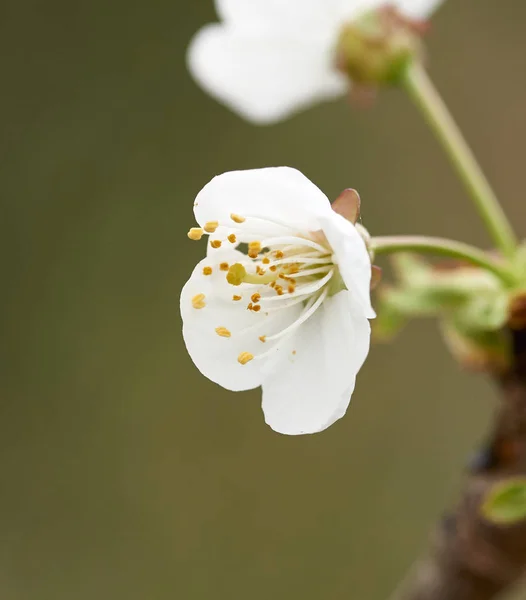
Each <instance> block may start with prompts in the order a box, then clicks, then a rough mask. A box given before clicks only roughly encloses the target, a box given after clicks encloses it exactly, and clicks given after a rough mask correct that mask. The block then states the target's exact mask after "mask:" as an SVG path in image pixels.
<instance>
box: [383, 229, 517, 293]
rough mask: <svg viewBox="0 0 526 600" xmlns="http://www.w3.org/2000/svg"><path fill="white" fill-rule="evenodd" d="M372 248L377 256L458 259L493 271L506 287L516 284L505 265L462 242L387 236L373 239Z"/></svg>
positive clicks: (416, 236) (415, 236) (433, 238)
mask: <svg viewBox="0 0 526 600" xmlns="http://www.w3.org/2000/svg"><path fill="white" fill-rule="evenodd" d="M371 248H372V250H373V251H374V253H375V254H376V255H379V254H391V253H393V252H419V253H426V254H435V255H437V256H444V257H448V258H456V259H459V260H464V261H467V262H470V263H471V264H473V265H476V266H478V267H482V268H483V269H486V270H487V271H491V272H492V273H494V274H495V275H496V276H497V277H499V279H501V280H502V281H503V282H504V283H505V284H506V285H514V284H515V283H516V282H515V276H514V275H513V273H512V272H511V271H510V270H509V269H508V268H507V267H506V265H505V264H503V263H502V262H500V261H498V260H496V259H494V258H492V257H491V256H490V255H489V254H487V253H486V252H484V251H483V250H479V249H478V248H475V247H474V246H470V245H469V244H464V243H462V242H456V241H453V240H448V239H445V238H435V237H427V236H423V235H422V236H419V235H401V236H385V237H373V238H372V239H371Z"/></svg>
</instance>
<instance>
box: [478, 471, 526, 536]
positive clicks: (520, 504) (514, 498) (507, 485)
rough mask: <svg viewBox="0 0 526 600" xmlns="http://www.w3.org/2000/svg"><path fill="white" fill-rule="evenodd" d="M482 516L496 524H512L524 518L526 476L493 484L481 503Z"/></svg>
mask: <svg viewBox="0 0 526 600" xmlns="http://www.w3.org/2000/svg"><path fill="white" fill-rule="evenodd" d="M482 514H483V515H484V517H485V518H486V519H487V520H488V521H491V522H492V523H495V524H497V525H513V524H515V523H518V522H519V521H523V520H525V519H526V478H525V477H517V478H515V479H508V480H507V481H504V482H503V483H499V484H497V485H495V486H494V487H493V488H492V489H491V491H490V492H489V494H488V496H487V498H486V500H485V501H484V504H483V505H482Z"/></svg>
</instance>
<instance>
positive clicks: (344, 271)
mask: <svg viewBox="0 0 526 600" xmlns="http://www.w3.org/2000/svg"><path fill="white" fill-rule="evenodd" d="M320 221H321V223H322V229H323V232H324V233H325V235H326V237H327V240H328V241H329V244H330V245H331V248H332V250H333V252H334V255H335V257H336V262H337V263H338V267H339V270H340V274H341V276H342V278H343V281H344V283H345V285H346V287H347V289H348V290H349V292H350V298H351V300H352V301H353V302H354V303H357V304H358V305H359V306H360V307H361V308H362V310H363V311H364V314H365V316H366V317H367V318H368V319H374V318H375V317H376V313H375V312H374V310H373V307H372V305H371V259H370V257H369V253H368V251H367V248H366V246H365V242H364V240H363V239H362V237H361V236H360V234H359V233H358V231H357V230H356V227H355V226H354V225H353V224H352V223H350V222H349V221H347V220H346V219H344V218H343V217H342V216H341V215H338V214H336V213H335V212H331V214H330V215H328V216H326V217H322V218H321V219H320Z"/></svg>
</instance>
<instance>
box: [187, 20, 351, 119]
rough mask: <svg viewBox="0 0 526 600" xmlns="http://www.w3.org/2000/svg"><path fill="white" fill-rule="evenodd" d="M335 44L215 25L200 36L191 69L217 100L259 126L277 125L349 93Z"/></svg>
mask: <svg viewBox="0 0 526 600" xmlns="http://www.w3.org/2000/svg"><path fill="white" fill-rule="evenodd" d="M332 53H333V48H332V41H331V40H323V41H320V40H316V39H315V40H311V39H308V38H307V39H299V38H295V37H294V36H288V35H282V36H280V35H277V34H271V33H268V34H262V35H258V34H253V33H250V32H245V33H243V32H239V31H238V30H237V29H233V28H230V27H228V26H223V25H218V24H212V25H207V26H205V27H203V28H202V29H201V30H200V31H198V32H197V34H196V35H195V37H194V38H193V40H192V41H191V43H190V46H189V48H188V54H187V61H188V68H189V70H190V72H191V73H192V75H193V76H194V78H195V79H196V81H197V82H198V83H199V84H200V85H201V86H202V87H203V88H204V89H205V90H206V91H207V92H208V93H209V94H210V95H212V96H213V97H214V98H216V99H217V100H219V101H220V102H222V103H223V104H225V105H226V106H228V107H229V108H230V109H232V110H233V111H235V112H237V113H238V114H240V115H241V116H242V117H244V118H246V119H248V120H249V121H252V122H254V123H256V124H261V125H263V124H269V123H275V122H277V121H280V120H282V119H285V118H286V117H288V116H290V115H291V114H293V113H294V112H297V111H299V110H302V109H305V108H307V107H309V106H311V105H313V104H315V103H317V102H319V101H322V100H329V99H332V98H336V97H338V96H340V95H342V94H344V93H345V90H346V89H347V82H346V80H345V77H344V76H343V75H341V74H340V73H338V71H336V69H335V68H334V67H333V61H334V58H333V54H332Z"/></svg>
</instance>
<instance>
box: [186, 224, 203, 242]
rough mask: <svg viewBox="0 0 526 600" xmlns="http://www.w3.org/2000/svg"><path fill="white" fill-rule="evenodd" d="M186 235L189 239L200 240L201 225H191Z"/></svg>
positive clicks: (201, 235) (201, 234) (201, 233)
mask: <svg viewBox="0 0 526 600" xmlns="http://www.w3.org/2000/svg"><path fill="white" fill-rule="evenodd" d="M188 237H189V238H190V239H191V240H200V239H201V238H202V237H203V230H202V229H201V227H192V229H190V231H189V232H188Z"/></svg>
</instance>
